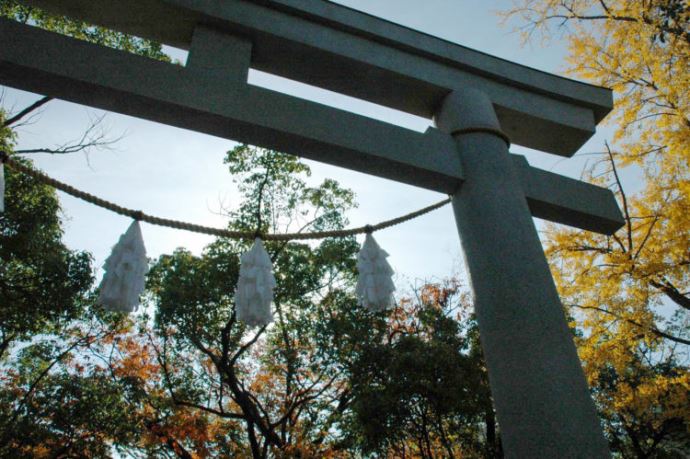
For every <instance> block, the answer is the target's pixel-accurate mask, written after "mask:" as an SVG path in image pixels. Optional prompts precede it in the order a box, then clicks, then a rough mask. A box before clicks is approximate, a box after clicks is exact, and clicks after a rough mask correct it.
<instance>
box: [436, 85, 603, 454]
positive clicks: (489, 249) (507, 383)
mask: <svg viewBox="0 0 690 459" xmlns="http://www.w3.org/2000/svg"><path fill="white" fill-rule="evenodd" d="M435 122H436V125H437V127H438V128H439V129H441V130H443V131H445V132H447V133H449V134H451V135H453V137H454V139H455V142H456V145H457V149H458V154H459V155H460V160H461V164H462V166H463V170H464V174H465V182H464V183H463V184H462V186H461V187H460V189H459V190H458V191H457V192H456V193H455V194H454V195H453V210H454V212H455V218H456V222H457V225H458V231H459V232H460V238H461V241H462V248H463V251H464V253H465V260H466V264H467V269H468V272H469V275H470V279H471V286H472V291H473V294H474V302H475V311H476V314H477V321H478V323H479V330H480V340H481V344H482V348H483V350H484V356H485V359H486V364H487V367H488V373H489V382H490V385H491V393H492V395H493V398H494V402H495V406H496V411H497V416H498V422H499V425H500V426H501V439H502V441H503V445H504V449H505V451H506V453H507V454H508V455H509V457H516V458H550V457H554V458H555V457H559V458H565V457H568V458H570V457H582V458H603V457H609V451H608V447H607V444H606V441H605V440H604V437H603V434H602V430H601V426H600V425H599V420H598V418H597V414H596V410H595V407H594V404H593V402H592V399H591V397H590V395H589V392H588V390H587V384H586V381H585V377H584V374H583V372H582V368H581V366H580V361H579V360H578V356H577V352H576V349H575V346H574V344H573V340H572V335H571V333H570V330H569V329H568V326H567V323H566V321H565V316H564V314H563V309H562V307H561V302H560V299H559V296H558V293H557V291H556V287H555V285H554V282H553V278H552V276H551V272H550V271H549V266H548V264H547V261H546V257H545V256H544V251H543V249H542V246H541V242H540V241H539V237H538V234H537V231H536V228H535V226H534V222H533V220H532V216H531V214H530V210H529V208H528V205H527V200H526V198H525V192H524V191H523V189H522V185H521V183H520V180H519V177H518V175H517V173H516V171H515V170H514V167H513V164H512V163H511V161H510V157H509V154H508V145H507V144H506V141H505V140H504V139H502V138H501V137H500V136H499V135H497V133H491V129H494V130H499V129H500V126H499V122H498V119H497V117H496V114H495V113H494V109H493V105H492V103H491V100H490V99H489V98H488V96H486V95H485V94H484V93H482V92H480V91H476V90H472V89H467V90H456V91H454V92H452V93H451V94H450V95H449V96H447V97H446V99H445V100H444V102H443V104H442V107H441V109H440V110H439V112H438V114H437V116H436V117H435ZM482 129H484V131H482Z"/></svg>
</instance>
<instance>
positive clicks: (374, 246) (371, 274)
mask: <svg viewBox="0 0 690 459" xmlns="http://www.w3.org/2000/svg"><path fill="white" fill-rule="evenodd" d="M387 257H388V253H387V252H386V251H385V250H383V249H382V248H381V247H379V245H378V243H377V242H376V240H375V239H374V237H373V236H372V235H371V234H367V235H366V238H365V239H364V244H362V248H361V249H360V251H359V255H358V256H357V269H358V270H359V278H358V279H357V287H356V290H355V292H356V294H357V298H358V299H359V302H360V304H362V305H363V306H364V307H366V308H367V309H369V310H370V311H372V312H378V311H383V310H385V309H388V308H389V307H390V306H392V305H393V292H394V291H395V284H393V269H392V268H391V266H390V265H389V264H388V261H387V260H386V258H387Z"/></svg>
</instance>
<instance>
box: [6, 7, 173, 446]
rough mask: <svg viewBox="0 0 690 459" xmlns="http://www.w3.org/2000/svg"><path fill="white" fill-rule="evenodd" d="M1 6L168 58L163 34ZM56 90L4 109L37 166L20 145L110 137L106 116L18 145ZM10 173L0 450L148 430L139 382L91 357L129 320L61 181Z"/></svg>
mask: <svg viewBox="0 0 690 459" xmlns="http://www.w3.org/2000/svg"><path fill="white" fill-rule="evenodd" d="M0 16H4V17H8V18H11V19H14V20H18V21H21V22H25V23H30V24H32V25H36V26H39V27H43V28H46V29H49V30H53V31H58V32H60V33H64V34H67V35H70V36H74V37H77V38H81V39H85V40H90V41H93V42H98V43H102V44H106V45H108V46H113V47H117V48H120V49H125V50H127V51H130V52H134V53H138V54H142V55H146V56H148V57H152V58H157V59H166V60H167V56H165V55H164V54H163V53H162V52H161V48H160V45H157V44H155V43H151V42H148V41H145V40H141V39H137V38H133V37H130V36H127V35H124V34H121V33H116V32H112V31H108V30H105V29H102V28H97V27H92V26H88V25H86V24H82V23H79V22H75V21H70V20H67V19H65V18H54V17H50V16H47V15H46V14H44V13H43V12H41V11H40V10H38V9H35V8H27V7H23V6H20V5H18V4H17V3H16V2H13V1H6V0H3V1H0ZM50 100H51V98H49V97H42V98H40V99H39V100H38V101H36V102H35V103H33V104H31V105H29V106H27V107H26V108H24V109H21V110H19V111H17V112H15V113H12V114H8V113H7V112H6V111H5V110H4V109H0V149H2V151H3V152H4V153H5V154H8V155H12V156H13V159H14V160H15V161H21V162H22V163H23V164H24V165H27V166H30V167H31V165H32V163H31V162H30V161H29V160H26V159H23V158H20V157H18V156H17V155H20V154H27V153H71V152H76V151H83V150H85V149H88V148H91V147H97V146H102V145H104V144H108V143H109V142H110V141H109V140H108V139H107V137H106V136H105V135H104V134H103V133H102V132H100V131H99V129H98V128H99V120H97V121H96V122H95V123H94V124H93V125H92V126H90V127H89V128H87V129H86V130H85V134H84V136H83V137H82V138H81V139H78V140H77V141H76V142H68V143H66V144H63V145H61V146H58V147H46V148H40V149H35V150H16V149H15V148H14V147H15V140H16V133H15V131H14V129H16V128H17V127H18V126H21V125H22V123H26V122H27V120H30V119H31V117H32V116H34V115H35V114H36V110H37V109H39V108H40V107H42V106H44V105H45V104H46V103H48V102H49V101H50ZM5 179H6V182H7V187H6V188H7V189H6V193H5V201H6V209H5V212H4V213H2V214H0V304H2V308H0V455H2V456H7V457H10V456H12V457H68V456H69V457H73V456H79V457H84V456H90V457H91V456H101V457H102V456H109V455H110V451H109V448H110V446H111V445H113V444H115V445H117V444H131V443H132V442H135V441H136V439H138V438H140V436H139V433H138V432H139V430H138V428H139V426H140V425H142V422H140V421H139V418H137V416H130V415H129V414H130V413H135V414H136V411H135V410H133V409H132V408H136V403H140V402H138V401H137V399H136V398H132V397H133V394H134V395H136V391H134V393H132V389H133V387H134V386H133V385H132V384H131V381H130V383H127V381H117V382H115V381H111V378H110V376H109V374H108V373H105V368H107V367H104V366H93V365H88V364H87V362H88V360H89V359H90V358H92V357H93V353H94V352H95V351H96V348H97V347H98V346H103V345H105V343H107V342H109V341H108V340H110V342H112V341H113V340H114V339H115V338H114V335H116V334H118V333H122V332H123V330H125V329H124V328H123V325H122V323H121V321H120V320H119V319H118V318H117V317H114V316H109V315H107V314H105V315H104V314H103V312H102V311H100V310H99V309H98V308H94V305H93V295H92V283H93V273H92V268H91V256H90V255H89V254H88V253H86V252H81V251H73V250H69V249H68V248H67V247H65V245H64V244H63V243H62V241H61V238H62V217H61V210H60V205H59V202H58V199H57V195H56V193H55V191H54V190H53V189H52V188H50V187H47V186H45V185H42V184H40V183H38V182H36V181H34V180H33V179H31V178H29V177H27V176H24V175H22V174H19V173H15V172H14V171H13V170H12V169H7V170H6V171H5ZM97 343H98V344H97ZM135 402H136V403H135ZM133 404H134V405H133ZM144 420H145V418H144ZM142 430H143V431H146V429H142Z"/></svg>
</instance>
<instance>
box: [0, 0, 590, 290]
mask: <svg viewBox="0 0 690 459" xmlns="http://www.w3.org/2000/svg"><path fill="white" fill-rule="evenodd" d="M338 3H342V4H344V5H347V6H350V7H352V8H356V9H360V10H362V11H366V12H368V13H371V14H374V15H376V16H379V17H382V18H385V19H387V20H390V21H393V22H397V23H399V24H402V25H405V26H407V27H411V28H414V29H417V30H420V31H423V32H426V33H429V34H432V35H435V36H438V37H441V38H444V39H446V40H450V41H453V42H455V43H459V44H461V45H464V46H468V47H471V48H474V49H477V50H479V51H483V52H486V53H488V54H492V55H495V56H498V57H502V58H505V59H509V60H512V61H515V62H518V63H520V64H524V65H528V66H530V67H534V68H538V69H541V70H545V71H549V72H553V73H557V74H563V70H564V69H565V63H564V57H565V52H566V50H565V47H564V46H563V43H561V42H558V41H553V42H552V43H551V44H550V45H549V46H548V47H541V46H539V44H536V45H532V46H531V47H521V46H520V39H519V37H518V35H517V34H515V33H512V32H511V28H510V26H508V27H501V26H500V25H499V18H498V17H497V16H496V14H495V11H496V10H498V9H500V8H505V7H508V6H509V5H510V2H509V1H507V0H500V1H499V0H493V1H482V0H425V1H424V2H420V1H418V0H347V1H345V0H342V1H339V2H338ZM175 56H178V57H180V56H181V55H180V54H179V53H177V54H175ZM250 83H252V84H257V85H264V86H268V87H271V88H272V89H277V90H281V91H285V92H288V93H291V94H295V95H299V96H300V97H306V98H310V99H313V100H316V101H318V102H322V103H325V104H329V105H334V106H337V107H340V108H343V109H346V110H350V111H354V112H357V113H361V114H364V115H366V116H370V117H374V118H379V119H382V120H385V121H388V122H391V123H395V124H399V125H402V126H405V127H409V128H412V129H419V130H423V129H424V128H425V127H426V126H428V125H429V123H430V121H429V120H425V119H421V118H417V117H413V116H409V115H405V114H402V113H399V112H394V111H392V110H387V109H384V108H382V107H378V106H374V105H372V104H367V103H363V102H361V101H356V100H353V99H351V98H347V97H342V96H337V95H335V94H333V93H328V92H326V91H319V90H315V89H313V88H309V87H305V86H303V85H299V84H294V83H291V82H286V81H284V80H281V79H277V78H273V77H270V76H267V75H263V74H259V73H256V72H252V73H251V75H250ZM36 98H37V96H36V95H34V94H30V93H25V92H20V91H16V90H12V89H9V88H6V89H5V94H4V106H5V107H12V106H14V107H15V109H20V108H22V107H24V106H25V105H28V104H29V103H31V102H33V101H34V100H36ZM102 114H103V112H101V111H97V110H93V109H89V108H86V107H83V106H79V105H76V104H71V103H66V102H61V101H54V102H51V103H49V104H48V105H46V107H45V110H44V111H43V113H42V115H41V116H40V118H38V119H37V121H36V122H35V123H34V124H31V125H30V126H26V127H23V128H22V129H21V130H20V138H19V148H31V147H37V146H54V145H57V144H62V143H64V142H66V141H68V140H72V139H75V138H79V137H80V136H81V134H82V132H83V130H84V128H85V127H86V126H88V124H89V121H90V120H91V119H94V118H96V117H99V116H101V115H102ZM104 123H105V125H106V126H107V128H108V130H109V133H110V135H111V136H112V137H118V136H122V139H121V140H120V141H119V142H117V144H116V145H115V146H114V147H113V149H111V150H108V151H94V152H92V153H91V154H89V155H88V156H86V155H84V154H81V153H78V154H74V155H70V156H53V157H51V156H48V155H33V156H32V158H33V159H34V160H36V162H37V164H38V165H39V167H41V168H42V169H43V170H45V171H46V172H47V173H48V174H49V175H51V176H53V177H55V178H58V179H60V180H63V181H65V182H67V183H69V184H71V185H73V186H76V187H77V188H81V189H83V190H85V191H88V192H91V193H94V194H96V195H98V196H101V197H103V198H106V199H109V200H112V201H115V202H117V203H118V204H121V205H124V206H127V207H131V208H136V209H141V210H143V211H145V212H147V213H149V214H153V215H156V216H161V217H167V218H174V219H179V220H185V221H189V222H194V223H199V224H204V225H210V226H218V227H224V226H226V224H227V221H226V219H225V218H224V217H222V216H221V215H219V214H218V211H219V210H220V208H221V206H222V205H225V206H233V205H234V204H236V203H237V197H236V196H235V195H234V194H233V187H232V184H231V177H230V175H229V174H228V173H227V170H226V168H225V167H224V166H223V164H222V159H223V157H224V155H225V152H226V151H227V150H229V149H230V148H232V147H233V143H232V142H230V141H228V140H224V139H219V138H216V137H211V136H207V135H204V134H199V133H195V132H190V131H185V130H182V129H177V128H173V127H168V126H164V125H159V124H156V123H152V122H148V121H141V120H138V119H135V118H131V117H127V116H122V115H118V114H114V113H109V114H107V116H106V117H105V120H104ZM602 138H603V137H602V136H601V135H598V136H595V138H594V139H593V140H591V141H590V142H589V143H588V144H587V145H585V146H584V147H583V148H582V150H581V151H582V152H587V151H592V150H598V149H600V146H601V143H602ZM512 151H513V152H515V153H520V154H527V155H528V159H529V161H530V162H531V163H532V164H533V165H537V166H539V167H542V168H545V169H550V170H552V171H554V172H558V173H563V174H566V175H570V176H574V177H579V174H580V172H581V170H582V167H583V160H582V159H578V158H574V159H568V160H563V158H560V157H556V156H552V155H548V154H545V153H529V152H527V151H526V150H525V149H522V148H519V147H513V149H512ZM308 163H309V165H310V166H311V167H312V170H313V176H312V178H311V179H310V180H311V181H312V182H313V183H317V182H321V181H322V180H323V179H325V178H328V177H330V178H334V179H336V180H338V181H339V182H340V183H341V185H343V186H345V187H348V188H351V189H352V190H353V191H354V192H355V193H356V195H357V200H358V202H359V208H358V209H356V210H355V211H353V212H351V213H350V214H349V218H350V221H351V225H353V226H354V225H362V224H366V223H377V222H379V221H382V220H387V219H389V218H393V217H396V216H398V215H401V214H404V213H407V212H410V211H412V210H416V209H417V208H420V207H424V206H426V205H429V204H431V203H434V202H436V201H438V200H440V199H443V198H444V196H443V195H440V194H438V193H433V192H429V191H425V190H421V189H417V188H414V187H411V186H407V185H401V184H398V183H395V182H392V181H388V180H384V179H380V178H377V177H372V176H366V175H364V174H360V173H356V172H351V171H347V170H343V169H339V168H335V167H332V166H327V165H322V164H318V163H314V162H311V161H308ZM60 198H61V201H62V204H63V208H64V218H65V228H66V233H65V240H66V242H67V244H68V245H69V246H70V247H71V248H75V249H81V250H88V251H89V252H91V253H92V254H93V256H94V260H95V266H96V267H98V268H99V270H100V266H101V265H102V264H103V262H104V260H105V258H106V257H107V256H108V254H109V252H110V248H111V246H112V245H113V244H114V243H115V242H116V241H117V239H118V237H119V235H120V234H121V233H122V232H124V231H125V229H126V228H127V226H128V225H129V223H130V221H129V219H127V218H125V217H120V216H118V215H115V214H112V213H110V212H108V211H106V210H103V209H100V208H97V207H94V206H92V205H90V204H86V203H84V202H81V201H78V200H76V199H74V198H71V197H69V196H65V195H64V194H62V193H60ZM142 229H143V233H144V240H145V243H146V247H147V251H148V254H149V256H151V257H157V256H158V255H160V254H162V253H168V252H170V251H172V250H173V249H174V248H175V247H178V246H184V247H186V248H188V249H189V250H192V251H193V252H195V253H199V252H200V251H201V249H202V248H203V246H204V245H205V244H207V243H209V242H210V241H211V238H210V237H207V236H203V235H199V234H194V233H189V232H183V231H178V230H172V229H167V228H160V227H155V226H151V225H149V224H145V223H144V224H143V225H142ZM375 236H376V238H377V240H378V241H379V243H380V245H381V246H382V247H383V248H384V249H385V250H387V251H388V252H389V253H390V258H389V260H390V262H391V265H392V266H393V268H394V269H395V270H396V272H397V273H398V279H397V282H398V283H399V289H404V288H406V287H409V286H410V285H413V284H418V283H419V282H421V280H425V279H426V280H433V279H437V278H442V277H445V276H448V275H451V274H454V273H455V274H460V275H464V268H463V263H462V261H461V250H460V243H459V239H458V235H457V230H456V227H455V223H454V220H453V215H452V212H451V209H450V206H446V207H445V208H443V209H441V210H437V211H435V212H434V213H432V214H429V215H426V216H424V217H421V218H419V219H417V220H415V221H413V222H408V223H406V224H404V225H399V226H396V227H394V228H391V229H387V230H384V231H380V232H377V233H376V235H375ZM507 256H509V254H507Z"/></svg>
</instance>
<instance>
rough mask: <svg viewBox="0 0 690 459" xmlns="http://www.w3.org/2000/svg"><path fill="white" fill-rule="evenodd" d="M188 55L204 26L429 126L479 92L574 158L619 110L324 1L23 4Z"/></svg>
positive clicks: (300, 77) (540, 75)
mask: <svg viewBox="0 0 690 459" xmlns="http://www.w3.org/2000/svg"><path fill="white" fill-rule="evenodd" d="M22 1H23V3H26V4H29V5H34V6H38V7H42V8H45V9H47V10H49V11H53V12H57V13H60V14H66V15H70V16H73V17H77V18H80V19H83V20H86V21H89V22H92V23H96V24H100V25H105V26H108V27H111V28H114V29H117V30H122V31H125V32H130V33H133V34H135V35H138V36H142V37H146V38H151V39H154V40H157V41H160V42H162V43H166V44H170V45H172V46H176V47H180V48H185V49H188V48H189V47H190V45H191V42H192V36H193V31H194V28H195V27H196V25H197V24H207V25H213V26H214V27H217V28H219V29H220V30H223V31H224V32H227V33H235V34H240V35H242V36H244V37H246V38H248V39H250V40H251V41H252V43H253V45H254V48H253V52H252V59H251V67H252V68H255V69H258V70H262V71H266V72H269V73H273V74H276V75H280V76H282V77H286V78H290V79H293V80H297V81H301V82H304V83H308V84H312V85H315V86H319V87H323V88H326V89H329V90H332V91H336V92H340V93H343V94H348V95H351V96H354V97H358V98H361V99H365V100H368V101H371V102H375V103H379V104H382V105H385V106H388V107H392V108H395V109H399V110H403V111H406V112H409V113H413V114H416V115H419V116H423V117H427V118H431V117H432V116H433V114H434V113H435V111H436V110H437V109H438V107H439V105H440V103H441V101H442V100H443V98H444V97H445V96H446V95H447V94H449V93H450V92H452V91H453V90H456V89H462V88H465V87H473V88H475V89H478V90H481V91H483V92H484V93H486V94H488V95H489V97H490V98H491V100H492V102H493V104H494V108H495V111H496V113H497V116H498V118H499V121H500V123H501V127H502V129H503V130H504V131H506V132H507V133H508V135H509V136H510V137H511V139H512V141H513V142H514V143H516V144H519V145H524V146H526V147H529V148H535V149H538V150H542V151H546V152H550V153H556V154H559V155H563V156H571V155H572V154H574V153H575V152H576V151H577V150H578V148H579V147H580V146H581V145H582V144H584V142H585V141H587V139H589V138H590V137H591V135H592V134H593V133H594V127H595V124H596V123H597V122H598V121H600V120H601V119H602V118H603V117H604V116H605V115H606V114H607V113H608V112H609V111H610V109H611V106H612V96H611V92H610V91H609V90H606V89H603V88H598V87H595V86H590V85H587V84H583V83H579V82H576V81H573V80H569V79H565V78H561V77H558V76H555V75H551V74H548V73H545V72H541V71H538V70H535V69H531V68H528V67H525V66H522V65H518V64H515V63H512V62H509V61H505V60H502V59H498V58H495V57H493V56H489V55H486V54H483V53H480V52H477V51H474V50H471V49H469V48H466V47H463V46H460V45H457V44H454V43H451V42H448V41H444V40H441V39H439V38H436V37H432V36H430V35H427V34H424V33H420V32H417V31H414V30H411V29H409V28H405V27H402V26H400V25H397V24H393V23H391V22H388V21H385V20H382V19H380V18H376V17H373V16H370V15H367V14H365V13H361V12H359V11H355V10H352V9H350V8H347V7H344V6H341V5H337V4H334V3H331V2H327V1H322V0H224V1H222V2H221V1H197V0H118V1H108V0H22Z"/></svg>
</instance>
